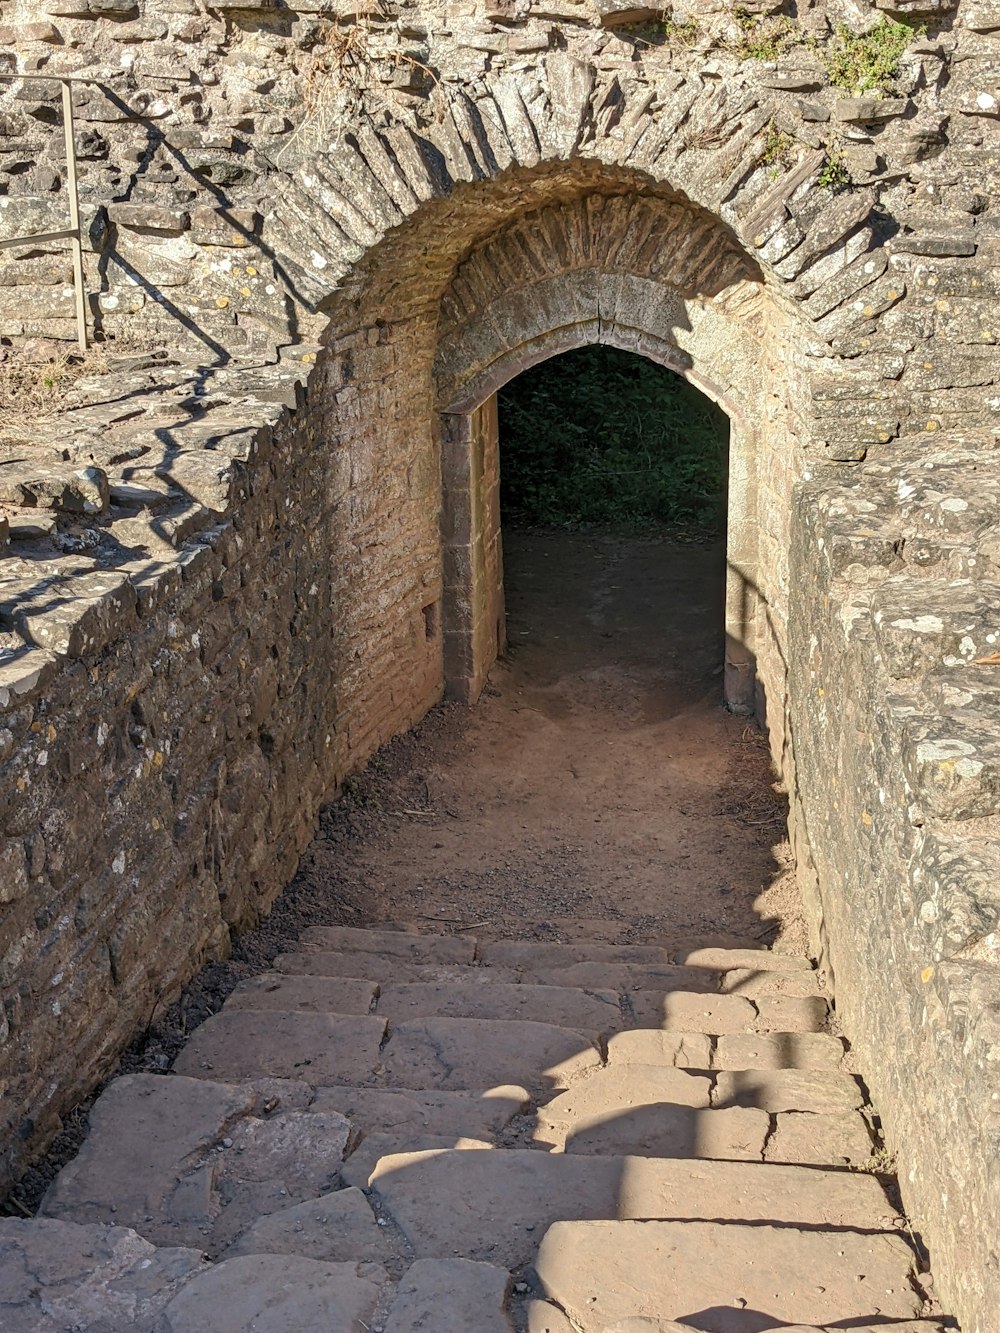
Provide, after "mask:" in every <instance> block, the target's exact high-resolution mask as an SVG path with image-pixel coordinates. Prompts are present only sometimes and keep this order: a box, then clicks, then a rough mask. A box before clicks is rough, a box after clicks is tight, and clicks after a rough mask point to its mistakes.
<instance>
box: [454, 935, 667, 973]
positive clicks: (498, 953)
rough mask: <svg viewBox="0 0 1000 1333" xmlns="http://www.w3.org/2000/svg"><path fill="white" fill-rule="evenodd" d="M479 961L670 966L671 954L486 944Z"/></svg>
mask: <svg viewBox="0 0 1000 1333" xmlns="http://www.w3.org/2000/svg"><path fill="white" fill-rule="evenodd" d="M478 958H479V961H480V962H481V963H484V964H485V965H486V966H487V967H493V966H494V965H495V964H499V965H500V966H501V967H517V968H541V967H566V966H569V965H570V964H572V963H626V964H628V963H631V964H639V965H646V964H657V965H663V964H667V963H671V962H673V961H674V960H673V959H672V958H671V956H670V953H669V950H667V949H664V948H661V947H660V946H658V945H652V944H597V943H591V942H587V943H584V944H556V943H552V942H550V941H548V940H487V941H484V942H483V943H481V944H480V947H479V952H478Z"/></svg>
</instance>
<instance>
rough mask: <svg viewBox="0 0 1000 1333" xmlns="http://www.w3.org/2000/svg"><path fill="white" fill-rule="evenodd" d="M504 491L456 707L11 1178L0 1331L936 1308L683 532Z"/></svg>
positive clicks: (520, 1332)
mask: <svg viewBox="0 0 1000 1333" xmlns="http://www.w3.org/2000/svg"><path fill="white" fill-rule="evenodd" d="M505 517H507V518H508V522H507V525H506V526H505V530H504V566H505V592H506V602H507V615H508V622H507V642H508V649H507V652H506V655H505V656H504V658H503V659H502V660H501V661H500V662H498V663H497V665H496V667H495V668H494V670H493V672H492V674H491V676H490V680H489V683H488V685H487V688H486V689H485V691H484V693H483V696H482V698H481V699H480V700H479V703H478V705H477V706H476V707H475V708H474V709H469V708H467V707H465V706H461V705H454V704H445V705H442V706H441V707H439V708H438V709H436V710H434V711H433V712H432V713H431V715H430V716H429V717H428V718H427V719H426V720H425V721H424V722H423V723H422V724H421V725H420V726H419V727H417V728H416V729H415V730H414V731H413V732H411V733H409V734H408V735H406V736H403V737H400V738H399V739H397V740H396V741H395V742H393V743H392V744H390V745H389V746H387V747H386V748H385V749H384V750H383V751H382V752H381V753H380V754H378V755H377V756H376V757H375V758H374V759H373V760H372V761H371V763H370V764H369V765H368V767H367V769H366V770H365V771H364V772H362V773H360V774H357V775H356V776H354V777H351V778H350V779H348V781H347V783H346V784H345V788H344V791H343V793H342V795H341V796H340V797H339V799H338V800H336V801H334V802H333V803H332V804H331V805H330V806H329V807H328V808H327V809H326V810H325V811H324V812H323V814H322V817H321V828H320V831H319V832H318V834H317V836H316V838H315V839H314V841H313V843H312V845H311V846H310V848H309V849H308V851H307V853H306V855H305V856H304V857H303V859H302V863H301V866H300V869H299V872H298V874H297V875H296V877H295V879H294V881H293V883H292V884H291V885H290V886H289V888H288V890H287V891H286V892H285V894H284V895H283V896H282V898H281V899H279V901H278V903H277V904H276V905H275V908H274V910H273V912H272V914H271V915H270V917H269V918H268V919H267V920H265V921H264V922H263V923H262V924H261V926H260V927H259V928H258V929H257V930H255V931H251V932H249V933H248V934H246V935H244V936H243V937H242V938H240V939H238V940H237V941H236V943H235V947H234V951H233V956H232V958H231V959H230V960H228V961H227V962H226V963H222V964H216V965H213V966H211V967H209V968H206V969H205V970H204V971H203V972H202V973H201V974H200V976H199V977H198V978H196V979H195V981H194V982H193V983H192V984H191V986H189V987H188V989H187V991H186V993H185V995H184V997H183V998H182V1000H181V1001H180V1003H179V1004H177V1005H175V1006H173V1007H172V1008H171V1010H170V1011H169V1012H168V1013H166V1014H162V1015H158V1016H157V1017H156V1019H155V1021H154V1022H153V1023H152V1024H151V1026H150V1030H149V1032H148V1033H147V1034H146V1035H145V1038H144V1039H143V1041H141V1042H140V1043H138V1044H137V1046H136V1047H135V1049H134V1050H133V1051H132V1052H131V1053H130V1054H129V1056H128V1058H127V1060H126V1061H125V1064H124V1067H123V1072H122V1074H121V1075H120V1076H119V1077H117V1078H115V1079H113V1080H112V1081H111V1082H110V1083H109V1084H108V1086H107V1087H106V1088H105V1089H104V1091H103V1092H102V1093H101V1095H100V1097H99V1098H98V1099H97V1101H96V1103H95V1104H94V1106H93V1107H92V1108H91V1110H90V1114H89V1125H83V1124H82V1123H81V1124H80V1126H79V1133H78V1134H77V1135H76V1138H75V1139H74V1140H73V1141H69V1140H64V1141H63V1142H62V1144H61V1145H60V1146H59V1149H58V1151H57V1153H56V1154H54V1155H53V1156H52V1157H51V1158H50V1160H49V1162H48V1164H43V1165H42V1167H40V1168H39V1170H38V1171H37V1172H36V1173H35V1175H34V1179H33V1182H32V1181H29V1182H28V1184H29V1187H30V1186H33V1188H34V1195H33V1196H31V1197H30V1202H31V1204H32V1205H37V1206H38V1215H37V1218H36V1219H35V1220H34V1221H33V1222H31V1223H27V1224H24V1223H19V1224H17V1225H16V1226H11V1224H2V1223H0V1324H2V1326H3V1327H4V1328H8V1327H9V1328H11V1329H12V1330H14V1333H21V1331H22V1330H23V1333H28V1330H29V1329H30V1330H31V1333H64V1330H65V1329H67V1328H77V1327H79V1328H81V1329H85V1328H88V1327H91V1326H94V1325H93V1323H92V1321H93V1319H94V1318H99V1319H100V1321H101V1322H100V1324H99V1327H101V1329H102V1333H125V1330H126V1329H128V1330H140V1333H141V1331H142V1330H149V1333H203V1330H205V1329H209V1328H210V1329H212V1330H213V1333H246V1330H249V1329H251V1328H252V1329H254V1330H255V1331H256V1333H289V1331H290V1330H293V1329H294V1330H300V1329H301V1330H312V1329H316V1330H317V1331H318V1330H320V1329H322V1330H325V1331H327V1333H359V1330H371V1331H373V1333H418V1330H431V1329H433V1330H434V1333H685V1330H691V1331H694V1330H698V1331H700V1333H765V1331H766V1330H780V1329H786V1330H787V1333H793V1329H792V1326H793V1325H794V1326H795V1329H796V1330H798V1333H804V1330H807V1329H814V1330H832V1329H833V1328H852V1329H855V1330H856V1331H857V1333H874V1330H875V1328H876V1327H877V1328H878V1329H879V1330H883V1331H886V1330H888V1331H891V1330H895V1333H943V1331H944V1329H945V1327H946V1326H947V1325H946V1322H943V1321H941V1320H940V1319H939V1318H938V1317H937V1311H936V1307H935V1305H934V1303H933V1299H932V1298H930V1297H929V1296H928V1295H927V1282H926V1274H925V1273H924V1272H923V1271H922V1258H921V1256H920V1255H919V1253H918V1250H917V1247H916V1245H915V1243H914V1240H913V1238H912V1236H911V1235H910V1234H909V1233H908V1229H907V1225H906V1221H905V1218H903V1217H902V1216H900V1214H899V1212H898V1205H897V1202H896V1198H895V1194H894V1190H893V1182H892V1180H891V1178H890V1177H889V1176H888V1175H887V1174H886V1168H887V1163H886V1161H885V1160H884V1158H883V1157H880V1156H879V1147H880V1141H879V1137H878V1125H877V1118H876V1115H875V1112H874V1110H873V1108H872V1107H871V1106H869V1105H868V1102H867V1098H866V1092H865V1088H864V1084H863V1082H862V1080H861V1079H860V1078H859V1077H858V1075H857V1071H856V1070H854V1069H853V1067H852V1064H851V1058H850V1052H849V1050H848V1049H847V1046H846V1044H845V1042H844V1041H843V1040H842V1039H841V1037H840V1036H839V1035H837V1033H836V1031H835V1030H833V1029H834V1024H833V1016H832V1014H831V1010H830V1007H829V1003H828V999H827V996H826V994H825V992H824V988H823V978H822V976H821V974H820V973H819V972H817V971H816V970H815V969H814V967H813V965H812V963H811V962H810V960H809V959H808V957H807V956H806V953H807V944H806V939H805V932H804V928H803V925H802V921H801V917H800V912H799V906H798V899H797V891H796V886H795V878H794V873H793V869H792V867H791V864H790V859H789V852H788V847H787V843H786V842H785V840H784V838H785V827H784V815H785V810H784V802H783V798H782V796H781V794H780V792H778V791H777V790H776V789H775V784H774V781H773V777H772V773H771V769H770V762H769V757H768V750H767V745H766V740H765V738H764V737H763V736H762V734H761V733H760V732H759V731H758V730H757V728H756V727H755V726H754V725H752V724H751V723H749V722H748V721H747V720H746V719H745V718H741V717H737V716H734V715H733V714H731V713H729V712H727V711H726V709H725V708H724V706H723V700H722V661H723V589H724V581H725V568H726V557H725V550H724V542H723V539H722V534H721V533H719V532H715V533H712V532H710V531H707V530H706V528H705V526H704V525H703V526H702V527H701V528H700V529H698V528H692V527H691V526H690V525H688V526H687V527H685V528H683V529H679V530H678V529H675V530H672V531H670V530H666V529H664V528H662V527H656V526H653V527H647V528H645V529H642V530H640V531H638V532H636V531H633V532H632V533H630V534H626V533H623V532H618V533H614V532H611V531H608V530H606V529H597V528H583V529H581V530H576V531H568V530H565V529H560V528H556V527H538V526H535V527H524V526H522V527H518V526H517V525H516V524H511V523H510V521H509V518H510V515H509V514H508V515H505ZM165 1074H166V1075H167V1076H166V1077H165V1076H164V1075H165ZM60 1153H61V1156H60ZM59 1166H61V1167H62V1169H61V1170H60V1171H58V1174H57V1173H56V1168H57V1167H59ZM24 1197H25V1198H28V1197H29V1196H28V1195H25V1196H24ZM5 1226H6V1227H7V1230H6V1231H4V1229H3V1228H4V1227H5ZM8 1232H9V1234H8ZM136 1233H137V1234H136ZM54 1252H58V1254H59V1257H60V1262H59V1265H56V1266H53V1265H52V1263H51V1256H52V1254H53V1253H54ZM5 1265H6V1266H7V1271H8V1272H13V1271H15V1270H16V1271H17V1273H19V1274H20V1273H30V1274H35V1275H37V1274H42V1276H41V1277H40V1278H38V1277H33V1278H32V1280H31V1281H32V1284H33V1285H31V1284H29V1285H28V1286H25V1284H24V1283H23V1282H22V1283H21V1285H20V1286H19V1287H18V1288H17V1289H16V1290H15V1292H14V1295H13V1297H10V1298H8V1297H7V1296H6V1295H5V1294H3V1291H4V1282H3V1275H4V1268H5ZM74 1265H76V1267H74ZM66 1272H72V1273H73V1274H74V1275H76V1274H79V1273H86V1275H87V1276H86V1280H85V1281H81V1280H78V1279H77V1277H75V1276H74V1278H73V1279H71V1280H66V1279H65V1278H64V1276H63V1274H64V1273H66ZM11 1289H12V1290H13V1287H12V1288H11ZM95 1312H96V1313H95ZM88 1320H90V1321H91V1322H90V1323H88ZM674 1321H676V1322H674Z"/></svg>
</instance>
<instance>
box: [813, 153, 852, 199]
mask: <svg viewBox="0 0 1000 1333" xmlns="http://www.w3.org/2000/svg"><path fill="white" fill-rule="evenodd" d="M816 184H817V185H822V186H824V187H825V188H826V189H828V190H834V191H836V190H846V189H847V187H848V186H849V185H850V184H851V173H850V172H849V171H848V169H847V165H846V163H845V162H844V160H843V158H842V157H841V156H840V154H839V153H828V154H827V157H826V161H825V162H824V163H823V165H822V166H821V167H820V169H819V171H818V172H817V173H816Z"/></svg>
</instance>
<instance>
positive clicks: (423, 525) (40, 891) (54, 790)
mask: <svg viewBox="0 0 1000 1333" xmlns="http://www.w3.org/2000/svg"><path fill="white" fill-rule="evenodd" d="M366 351H367V349H366V347H360V348H356V349H354V352H355V358H356V360H355V370H356V373H357V374H358V375H359V376H361V377H364V375H365V364H364V359H365V355H366ZM368 373H369V374H370V375H371V376H373V377H375V376H377V373H378V371H377V366H374V365H372V366H370V367H369V371H368ZM170 374H171V372H170V370H169V368H162V369H159V370H158V376H157V387H158V389H160V390H161V391H162V390H163V388H164V381H165V380H167V379H169V378H170ZM137 378H139V377H138V376H137V375H135V374H133V375H132V376H130V377H125V376H122V377H120V378H118V379H117V380H115V378H114V377H111V379H112V383H114V387H115V388H116V389H117V390H118V391H119V393H120V394H121V396H122V397H126V398H127V397H129V396H130V395H133V396H134V395H136V393H137V390H138V387H139V386H138V385H137V384H136V380H137ZM174 379H175V380H176V381H179V382H178V383H177V389H178V391H179V393H181V394H183V393H184V392H190V391H191V389H192V387H193V385H192V377H191V376H190V375H184V374H181V373H180V372H174ZM290 383H291V392H290V398H291V401H292V403H293V404H296V405H297V410H290V409H288V408H282V407H280V406H274V405H273V404H271V403H269V402H268V399H269V398H270V397H271V396H272V395H275V394H278V395H289V384H290ZM338 386H339V380H338V367H337V363H336V362H335V361H332V360H331V361H330V362H327V363H325V364H324V365H323V366H321V367H319V368H317V370H316V371H315V372H314V374H313V377H312V380H311V383H310V387H309V390H308V394H307V395H303V394H302V393H301V391H299V393H298V395H296V391H295V385H294V382H290V381H289V380H288V377H287V374H286V375H284V376H278V375H277V374H273V373H272V374H270V375H269V374H268V373H266V372H265V373H257V374H251V373H247V374H245V375H244V376H243V377H242V382H241V383H233V382H231V383H230V384H229V385H228V386H227V387H228V390H229V392H230V394H234V393H235V392H236V391H237V390H238V389H241V390H242V404H243V410H244V412H245V413H246V416H247V417H249V418H251V419H254V420H256V421H260V420H261V419H263V420H265V421H268V420H269V424H268V425H266V426H263V427H260V426H259V425H257V426H255V428H254V430H252V431H250V432H247V431H242V432H235V438H234V435H230V436H229V437H228V441H227V443H228V444H229V445H230V447H232V446H233V445H234V444H236V443H239V444H241V445H242V448H241V449H240V450H239V452H237V451H236V450H235V448H233V454H234V455H235V457H230V456H228V455H227V456H225V457H224V458H223V460H222V461H223V462H224V463H225V464H226V471H227V475H228V477H229V494H228V496H227V497H226V500H225V501H221V500H218V499H217V500H216V501H215V506H216V509H217V510H218V511H220V512H216V513H215V514H214V515H211V516H209V515H208V514H207V513H205V511H204V510H203V511H202V512H203V514H205V516H206V517H211V518H214V522H210V523H209V524H208V526H205V527H203V529H202V531H201V532H199V533H197V535H195V536H193V537H192V536H189V537H188V539H187V540H183V539H182V540H180V541H179V542H178V545H177V546H176V547H174V546H172V545H171V544H170V542H169V540H168V538H167V536H166V535H165V531H164V530H165V529H166V521H165V520H163V519H160V520H157V518H155V517H154V518H153V519H152V521H151V522H150V523H149V524H148V531H147V534H146V537H145V540H146V542H147V543H148V545H147V548H146V553H144V554H142V555H140V554H138V553H130V554H133V555H134V558H133V559H129V560H125V561H124V562H122V561H118V562H117V563H115V564H110V563H109V564H107V566H106V567H105V568H104V569H101V570H100V571H99V572H94V571H93V568H92V565H93V561H92V560H88V561H87V564H88V566H91V568H89V569H88V572H86V573H82V572H81V573H76V572H75V570H74V566H75V565H76V566H78V565H79V561H78V560H74V557H72V556H68V555H65V554H60V553H59V552H58V551H57V550H56V549H52V548H49V547H44V546H43V544H42V543H41V542H35V543H29V542H24V543H19V544H18V548H17V549H18V550H19V551H20V552H21V554H19V555H18V556H13V557H10V558H9V559H8V561H7V562H6V563H5V567H4V569H3V575H4V581H3V585H2V586H3V595H4V597H5V598H6V601H5V603H4V607H3V611H2V612H0V614H4V615H6V616H7V617H11V616H14V617H15V619H16V618H17V614H18V613H16V612H15V611H14V609H13V608H14V606H15V605H17V606H20V608H21V611H20V615H24V614H26V612H25V607H26V606H27V607H29V608H31V610H30V614H31V615H32V616H33V619H31V621H30V623H29V624H27V625H25V628H26V631H27V633H28V634H29V635H30V636H33V637H34V639H35V646H34V647H27V648H24V649H21V650H15V651H9V652H8V653H7V654H5V656H4V659H3V661H2V663H0V746H2V750H0V754H2V757H3V766H2V798H0V827H2V829H3V835H4V836H3V840H2V843H0V849H2V850H0V864H2V866H3V879H2V894H0V897H2V900H3V903H4V909H3V923H2V945H0V987H2V993H3V997H4V1009H3V1032H4V1043H3V1057H2V1072H0V1087H2V1089H3V1118H4V1124H3V1143H4V1155H3V1159H2V1170H3V1174H4V1176H5V1178H6V1179H8V1180H9V1179H10V1176H11V1173H12V1171H16V1170H17V1168H18V1167H19V1166H20V1165H21V1164H23V1162H24V1160H25V1155H26V1154H28V1153H30V1152H32V1151H33V1150H36V1149H37V1148H39V1147H41V1146H44V1144H45V1143H46V1142H47V1141H48V1139H50V1138H51V1136H52V1134H53V1132H54V1131H55V1129H56V1128H57V1127H58V1124H59V1116H60V1114H61V1113H62V1112H64V1111H65V1110H66V1109H67V1108H68V1107H69V1106H70V1105H71V1104H72V1103H73V1101H74V1100H77V1099H79V1098H80V1097H83V1096H85V1095H86V1094H87V1093H88V1092H89V1091H90V1090H91V1089H92V1088H93V1086H94V1085H95V1083H96V1082H97V1081H98V1080H99V1079H100V1078H101V1077H102V1076H103V1075H104V1074H106V1073H107V1071H108V1069H109V1067H110V1066H111V1064H112V1063H113V1061H114V1060H115V1058H116V1057H117V1055H118V1054H119V1053H120V1051H121V1049H122V1047H123V1045H124V1044H125V1043H126V1042H127V1041H128V1040H129V1039H130V1038H131V1037H132V1036H133V1035H134V1034H135V1032H136V1031H137V1029H139V1028H140V1027H141V1026H143V1025H144V1024H145V1023H148V1022H149V1020H150V1018H151V1016H152V1014H153V1013H154V1011H155V1009H156V1007H157V1005H158V1004H161V1003H164V1002H166V1001H167V1000H169V998H170V997H171V996H173V995H175V994H176V992H177V990H178V988H179V986H180V985H181V984H182V983H183V982H184V981H185V980H187V978H188V977H189V976H190V975H191V973H192V971H193V970H195V969H196V968H197V967H198V966H199V965H200V963H202V962H203V961H205V960H206V959H207V958H209V957H218V956H220V955H223V954H224V953H225V952H226V950H227V948H228V943H229V937H230V930H232V929H240V928H244V927H246V926H248V925H250V924H252V923H253V922H254V921H256V920H257V919H258V918H259V916H260V914H261V913H262V912H263V911H266V910H267V908H268V906H269V904H270V903H271V902H272V901H273V899H274V897H275V895H276V894H277V893H278V892H279V891H280V889H281V888H282V887H283V886H284V885H285V883H287V881H288V879H289V878H290V877H291V875H292V873H293V872H294V870H295V867H296V863H297V859H298V856H299V854H300V853H301V851H302V850H303V848H304V846H305V844H306V842H307V841H308V839H309V838H310V837H311V835H312V833H313V831H314V827H315V823H314V821H315V815H316V811H317V809H318V807H319V804H320V803H321V802H322V801H323V799H324V798H325V797H327V796H328V795H329V793H330V791H331V790H332V789H333V788H334V786H335V784H336V783H337V781H338V780H339V779H340V778H341V777H342V776H343V775H344V774H345V773H346V772H348V771H350V770H351V769H352V768H355V767H357V765H358V764H359V763H361V762H363V761H364V760H365V759H366V758H367V757H368V755H369V754H370V753H371V752H372V751H373V750H374V749H375V748H376V747H377V746H378V745H380V744H382V743H383V742H384V741H385V740H387V739H388V738H389V737H391V736H392V735H395V734H396V733H398V732H399V731H400V730H403V729H405V728H406V727H408V726H410V725H412V723H413V722H415V721H416V720H417V719H418V718H419V717H421V716H422V715H423V713H424V712H426V710H427V708H428V707H430V706H431V705H432V704H433V703H434V702H435V700H436V699H437V698H438V697H439V695H440V688H441V666H440V662H441V638H440V632H439V629H438V628H437V627H436V626H433V625H432V626H430V627H429V626H428V624H427V621H426V618H425V615H424V608H425V607H426V606H427V605H428V603H431V604H434V603H436V602H437V601H439V599H440V567H439V559H438V537H437V523H438V512H439V507H440V502H439V497H438V494H437V490H436V484H435V483H434V482H433V471H432V470H430V471H429V470H428V469H427V467H426V466H421V459H420V457H419V449H420V440H419V437H417V436H415V435H411V434H410V432H409V431H408V430H407V429H406V425H407V423H406V422H405V420H404V421H403V422H401V423H400V425H401V430H400V433H399V434H398V435H397V436H395V437H393V438H392V439H391V440H389V441H388V442H387V445H388V451H382V450H380V449H379V448H377V447H376V446H377V444H378V441H373V440H372V439H371V437H370V436H369V435H366V434H364V433H360V432H359V433H358V434H357V435H356V436H355V437H353V438H352V436H351V433H350V429H349V424H348V423H347V422H346V420H345V417H346V415H347V414H345V413H344V411H343V409H342V407H340V406H339V405H338ZM157 408H162V399H161V397H160V396H159V395H157V397H156V399H155V400H154V404H153V407H152V409H151V411H150V414H149V415H150V418H151V420H146V421H144V422H143V423H142V425H141V426H138V427H135V428H134V431H133V438H134V439H136V440H138V441H139V442H143V441H145V442H155V438H156V434H155V433H156V429H157V428H156V426H155V425H154V424H153V422H154V421H155V419H156V409H157ZM176 415H177V416H178V417H180V418H181V419H180V420H177V421H176V423H175V426H174V430H173V436H174V438H175V439H176V440H179V441H181V442H183V441H184V439H185V424H189V425H191V427H192V429H194V430H198V429H199V428H200V429H201V430H202V431H203V430H204V426H205V422H204V420H203V419H199V418H198V417H197V416H195V417H194V418H192V419H191V420H190V421H189V422H188V423H185V421H184V420H183V413H182V412H178V413H177V414H176ZM208 415H209V419H211V414H210V413H209V414H208ZM233 424H234V423H232V422H231V421H230V422H227V423H225V424H223V423H219V424H217V426H216V429H217V430H218V431H219V432H220V434H221V435H222V437H223V440H226V437H225V434H224V431H225V425H229V426H230V427H232V425H233ZM117 444H118V447H119V448H120V447H121V446H122V444H123V441H122V439H121V438H120V437H118V438H117ZM407 445H408V451H407V448H406V446H407ZM124 484H126V483H123V485H124ZM428 487H430V489H428ZM188 503H189V506H190V501H189V502H188ZM226 511H228V516H227V515H226ZM129 521H130V520H128V519H122V521H121V524H120V525H119V526H124V525H127V524H128V522H129ZM131 522H132V523H133V524H134V523H135V522H136V520H134V519H133V520H131ZM157 527H160V528H161V532H162V533H163V535H161V534H158V533H157V532H156V528H157ZM390 531H391V533H392V538H393V543H392V548H391V550H390V551H387V549H386V541H385V538H386V534H387V533H389V532H390ZM77 532H79V529H77ZM69 535H71V533H69V532H67V536H69ZM150 547H152V548H153V549H152V550H150V549H149V548H150ZM400 552H404V553H405V561H404V562H402V563H400V562H398V557H399V554H400ZM361 567H363V569H364V571H365V572H364V577H363V578H362V577H361V574H360V569H361ZM29 580H30V581H31V583H32V586H31V587H30V588H28V587H26V586H25V585H26V583H27V582H28V581H29ZM77 581H79V582H83V583H85V585H86V592H87V593H88V594H89V596H90V601H89V603H88V604H86V605H82V604H81V603H82V593H83V591H84V590H83V589H82V588H80V587H79V586H78V582H77ZM67 584H69V585H70V588H69V591H68V595H67V592H66V591H63V590H65V589H67ZM387 608H391V612H392V613H391V615H390V614H386V609H387ZM18 623H21V624H22V625H24V624H25V622H24V621H23V620H19V621H18ZM7 638H8V642H9V639H10V636H9V635H8V636H7ZM39 641H41V642H45V643H47V644H48V645H49V646H48V647H47V648H43V647H41V646H40V642H39Z"/></svg>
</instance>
